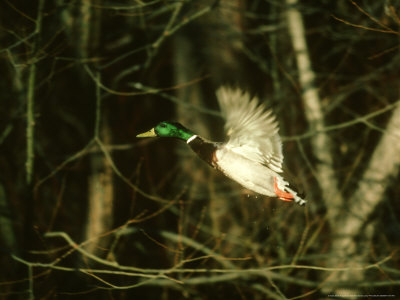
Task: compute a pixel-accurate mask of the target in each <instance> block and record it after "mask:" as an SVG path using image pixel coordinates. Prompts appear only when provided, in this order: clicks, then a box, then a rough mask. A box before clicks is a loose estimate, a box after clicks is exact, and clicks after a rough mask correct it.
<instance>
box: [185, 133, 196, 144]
mask: <svg viewBox="0 0 400 300" xmlns="http://www.w3.org/2000/svg"><path fill="white" fill-rule="evenodd" d="M195 138H197V134H195V135H192V136H191V137H190V138H188V140H187V141H186V144H189V143H190V142H191V141H193V140H194V139H195Z"/></svg>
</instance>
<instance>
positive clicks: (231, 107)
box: [216, 86, 283, 172]
mask: <svg viewBox="0 0 400 300" xmlns="http://www.w3.org/2000/svg"><path fill="white" fill-rule="evenodd" d="M216 94H217V98H218V102H219V106H220V108H221V112H222V115H223V116H224V118H225V119H226V122H225V132H226V134H227V135H228V137H229V140H228V141H227V143H226V144H225V147H227V148H228V149H230V150H232V151H234V152H236V153H239V154H241V155H243V156H245V157H246V158H248V159H250V160H253V161H255V162H258V163H261V164H264V165H265V166H267V167H269V168H270V169H271V170H273V171H275V172H282V161H283V155H282V142H281V139H280V137H279V134H278V130H279V127H278V124H277V122H276V120H275V116H274V115H273V114H272V111H271V110H267V109H266V107H265V106H264V105H263V104H259V103H258V99H257V98H251V97H250V95H249V94H248V93H245V92H243V91H242V90H241V89H239V88H231V87H226V86H222V87H220V88H219V89H218V90H217V92H216Z"/></svg>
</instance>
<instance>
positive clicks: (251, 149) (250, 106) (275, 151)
mask: <svg viewBox="0 0 400 300" xmlns="http://www.w3.org/2000/svg"><path fill="white" fill-rule="evenodd" d="M216 95H217V99H218V102H219V106H220V109H221V113H222V116H223V117H224V118H225V120H226V122H225V128H224V129H225V132H226V134H227V136H228V140H227V142H225V143H220V142H212V141H209V140H207V139H205V138H203V137H201V136H199V135H197V134H195V133H194V132H193V131H191V130H189V129H187V128H186V127H184V126H182V125H181V124H179V123H176V122H161V123H159V124H157V125H156V126H155V127H153V128H152V129H150V130H149V131H147V132H144V133H141V134H139V135H137V137H139V138H143V137H168V138H177V139H180V140H183V141H185V142H186V143H187V144H188V145H189V147H190V148H191V149H192V150H193V151H194V152H195V153H196V154H197V155H198V156H199V157H200V158H201V159H203V160H204V161H206V162H207V163H208V164H209V165H210V166H212V167H213V168H215V169H217V170H219V171H221V172H222V173H223V174H225V175H226V176H227V177H229V178H231V179H233V180H234V181H236V182H238V183H239V184H241V185H242V186H243V187H245V188H247V189H249V190H251V191H254V192H256V193H258V194H261V195H265V196H268V197H277V198H278V199H280V200H283V201H295V202H296V203H298V204H300V205H303V204H305V203H306V201H305V200H304V199H302V198H301V197H300V196H299V195H298V193H297V192H296V191H295V190H293V189H292V188H291V187H290V186H289V183H288V182H287V181H286V180H285V179H284V178H283V174H282V173H283V171H282V162H283V155H282V142H281V139H280V137H279V134H278V130H279V128H278V124H277V122H276V120H275V117H274V115H273V114H272V111H271V110H267V109H266V107H265V105H264V104H259V103H258V100H257V98H251V97H250V95H249V94H248V93H245V92H243V91H242V90H241V89H239V88H231V87H225V86H223V87H220V88H219V89H218V90H217V92H216Z"/></svg>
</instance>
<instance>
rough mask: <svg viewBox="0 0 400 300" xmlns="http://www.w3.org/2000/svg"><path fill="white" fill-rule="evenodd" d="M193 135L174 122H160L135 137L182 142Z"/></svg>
mask: <svg viewBox="0 0 400 300" xmlns="http://www.w3.org/2000/svg"><path fill="white" fill-rule="evenodd" d="M193 135H195V134H194V133H193V132H192V131H191V130H189V129H187V128H186V127H184V126H182V125H181V124H179V123H176V122H166V121H164V122H160V123H158V124H157V125H156V126H155V127H153V128H152V129H150V130H149V131H146V132H143V133H141V134H138V135H137V136H136V137H138V138H143V137H169V138H177V139H181V140H184V141H187V140H188V139H190V138H191V137H192V136H193Z"/></svg>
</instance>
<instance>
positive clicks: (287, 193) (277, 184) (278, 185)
mask: <svg viewBox="0 0 400 300" xmlns="http://www.w3.org/2000/svg"><path fill="white" fill-rule="evenodd" d="M274 180H275V181H274V192H275V194H276V196H277V197H278V199H279V200H282V201H294V202H296V203H298V204H299V205H304V204H306V202H307V201H306V200H304V199H303V198H301V197H300V196H299V195H298V194H297V192H296V191H294V190H293V189H291V188H290V187H289V183H288V182H287V181H285V180H284V179H283V178H282V177H275V178H274Z"/></svg>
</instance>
